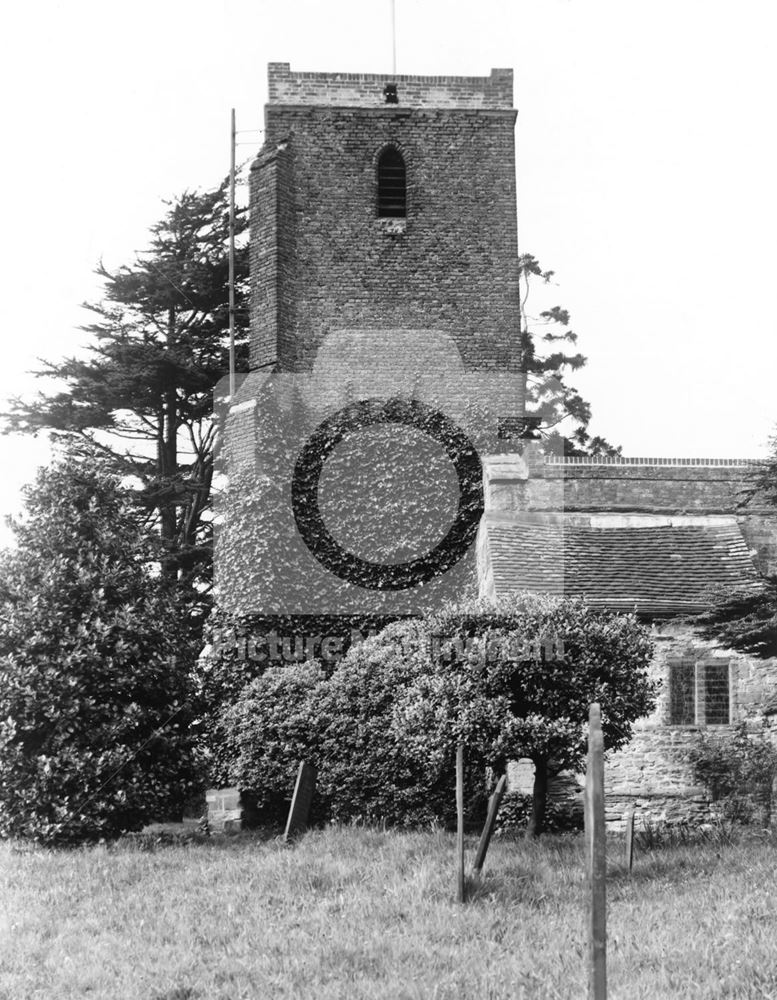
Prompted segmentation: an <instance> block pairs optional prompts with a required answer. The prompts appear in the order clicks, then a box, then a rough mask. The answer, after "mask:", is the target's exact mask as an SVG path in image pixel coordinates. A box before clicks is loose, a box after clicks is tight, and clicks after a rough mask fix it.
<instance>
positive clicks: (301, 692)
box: [211, 662, 324, 821]
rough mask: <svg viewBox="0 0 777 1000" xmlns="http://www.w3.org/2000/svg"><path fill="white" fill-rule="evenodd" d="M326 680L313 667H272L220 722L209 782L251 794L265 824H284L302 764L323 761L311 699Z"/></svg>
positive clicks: (213, 737) (225, 711)
mask: <svg viewBox="0 0 777 1000" xmlns="http://www.w3.org/2000/svg"><path fill="white" fill-rule="evenodd" d="M323 679H324V674H323V672H322V670H321V668H320V666H319V665H318V664H317V663H315V662H312V663H305V664H301V665H299V666H288V667H271V668H269V669H268V670H266V671H265V673H263V674H262V676H261V677H257V678H256V679H255V680H254V681H252V682H251V684H249V685H248V686H247V687H245V688H244V689H243V691H242V692H241V694H240V695H239V697H238V698H237V700H236V701H235V703H234V704H232V705H229V706H227V707H226V708H225V709H223V711H222V712H221V713H219V715H218V717H217V719H216V722H215V725H214V727H213V730H212V734H211V740H212V746H213V759H212V761H211V780H212V781H213V783H214V784H216V785H217V786H230V787H231V786H235V787H237V788H240V789H241V790H243V791H246V792H250V793H251V799H252V804H253V805H255V807H256V809H257V810H258V811H259V812H260V813H261V814H262V818H264V819H266V820H270V821H280V820H281V819H282V818H283V816H284V814H285V813H286V812H287V811H288V801H287V800H288V799H290V798H291V795H292V791H293V788H294V780H295V778H296V774H297V768H298V767H299V763H300V761H301V760H307V761H309V762H311V763H313V762H318V760H319V757H320V753H319V746H320V742H321V731H320V719H319V717H318V715H317V714H316V711H315V702H314V698H313V695H314V693H315V692H316V690H317V688H318V686H319V684H320V683H321V681H322V680H323Z"/></svg>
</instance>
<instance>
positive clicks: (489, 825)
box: [472, 774, 507, 875]
mask: <svg viewBox="0 0 777 1000" xmlns="http://www.w3.org/2000/svg"><path fill="white" fill-rule="evenodd" d="M506 787H507V775H506V774H503V775H502V777H501V778H500V779H499V782H498V784H497V786H496V788H495V789H494V792H493V794H492V795H491V798H490V799H489V800H488V816H487V817H486V825H485V826H484V827H483V832H482V833H481V835H480V841H479V843H478V849H477V851H476V852H475V863H474V864H473V866H472V871H473V872H475V873H476V874H478V875H479V874H480V872H481V869H482V868H483V862H484V861H485V860H486V851H487V850H488V845H489V844H490V843H491V837H492V836H493V833H494V826H495V825H496V817H497V813H498V812H499V806H500V804H501V802H502V796H503V795H504V793H505V788H506Z"/></svg>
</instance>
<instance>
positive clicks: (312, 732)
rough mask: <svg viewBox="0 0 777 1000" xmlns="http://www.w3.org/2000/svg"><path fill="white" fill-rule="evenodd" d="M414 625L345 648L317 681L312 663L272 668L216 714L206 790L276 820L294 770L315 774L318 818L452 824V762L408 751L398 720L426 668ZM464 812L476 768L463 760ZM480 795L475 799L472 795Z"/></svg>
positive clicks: (437, 754)
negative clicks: (246, 801) (240, 798)
mask: <svg viewBox="0 0 777 1000" xmlns="http://www.w3.org/2000/svg"><path fill="white" fill-rule="evenodd" d="M424 648H425V647H424V645H423V631H422V628H421V626H420V625H419V623H418V622H415V621H405V622H399V623H396V624H394V625H391V626H389V627H388V628H387V629H385V630H384V631H383V632H382V633H381V634H380V635H378V636H375V637H372V638H370V639H367V640H365V641H364V642H363V643H360V644H359V645H358V646H354V647H352V648H351V649H350V651H349V652H348V654H347V655H346V656H345V657H344V659H343V660H342V661H341V662H340V663H339V664H338V666H337V668H336V669H335V671H334V673H333V674H332V675H331V677H329V678H328V679H327V678H326V676H325V674H324V672H323V670H322V669H321V667H320V665H319V664H317V663H315V662H311V663H306V664H302V665H300V666H287V667H274V668H270V669H268V670H266V671H265V673H264V674H263V675H262V676H261V677H259V678H257V679H256V680H254V681H253V682H252V683H251V684H250V685H248V686H247V687H246V688H245V689H244V690H243V691H242V692H241V694H240V695H239V697H238V698H237V700H236V702H235V703H234V704H233V705H231V706H228V707H226V708H225V709H223V710H222V712H221V713H220V715H219V717H218V720H217V722H216V724H215V726H214V728H213V737H212V738H213V764H212V777H213V780H214V782H216V783H218V784H224V785H235V786H237V787H239V788H241V789H242V790H244V791H246V792H249V793H250V797H251V798H254V797H255V799H256V805H257V808H258V809H259V810H260V811H263V812H264V814H265V817H266V818H276V819H279V818H281V816H280V814H281V812H282V811H284V810H285V809H286V808H287V803H286V801H285V800H288V798H289V797H290V795H291V789H292V788H293V784H294V777H295V775H296V770H297V766H298V764H299V761H300V760H303V759H304V760H308V761H309V762H310V763H313V764H315V765H316V767H317V771H318V776H317V792H318V795H317V803H316V806H317V809H316V813H317V816H318V817H319V818H330V819H333V820H337V821H339V822H358V821H363V822H385V823H388V824H391V825H400V826H401V825H404V826H408V825H421V824H427V823H431V822H443V823H450V822H452V821H454V820H455V811H456V807H455V758H454V756H453V755H452V753H451V752H450V751H449V748H448V747H447V746H439V745H437V744H435V743H433V741H432V740H431V739H430V741H429V743H428V745H427V747H426V752H425V753H423V754H420V755H419V753H418V752H417V749H416V748H413V750H412V752H411V751H410V748H409V747H408V745H407V741H406V740H405V736H404V733H403V731H402V728H401V725H400V724H399V723H400V722H401V720H399V719H398V716H397V706H398V704H400V703H401V701H402V692H403V691H404V690H405V689H406V688H407V687H408V685H409V684H410V682H411V681H412V680H413V679H414V678H416V677H417V674H418V673H419V672H420V671H423V670H425V669H427V666H428V664H427V661H426V659H425V657H424V655H423V650H424ZM468 765H469V766H468V768H467V775H468V782H469V789H468V791H469V794H468V796H467V801H468V803H469V805H470V808H471V809H475V810H476V809H477V808H478V807H479V806H481V805H482V798H483V794H482V786H483V784H484V776H485V769H484V767H483V766H480V765H481V761H480V759H479V758H478V759H477V760H475V759H470V760H468ZM478 793H480V794H478Z"/></svg>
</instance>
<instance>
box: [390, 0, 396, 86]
mask: <svg viewBox="0 0 777 1000" xmlns="http://www.w3.org/2000/svg"><path fill="white" fill-rule="evenodd" d="M391 56H392V61H391V74H392V76H396V75H397V0H391Z"/></svg>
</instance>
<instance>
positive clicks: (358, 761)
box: [215, 594, 653, 825]
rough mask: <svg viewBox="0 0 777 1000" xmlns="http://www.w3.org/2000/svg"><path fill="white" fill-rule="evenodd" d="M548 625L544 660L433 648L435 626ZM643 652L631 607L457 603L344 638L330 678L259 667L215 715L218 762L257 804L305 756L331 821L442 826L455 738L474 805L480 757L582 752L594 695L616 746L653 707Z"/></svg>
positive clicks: (524, 634)
mask: <svg viewBox="0 0 777 1000" xmlns="http://www.w3.org/2000/svg"><path fill="white" fill-rule="evenodd" d="M559 636H560V637H562V638H563V639H564V642H565V649H566V652H565V655H564V658H563V659H560V660H558V661H553V662H546V661H545V660H542V659H534V658H531V657H523V656H522V655H521V654H512V653H511V652H510V649H514V648H515V644H514V643H513V644H512V645H511V644H510V643H509V642H504V643H503V644H502V645H501V646H499V645H498V648H497V653H496V655H495V656H494V657H493V658H489V657H486V660H485V662H484V663H482V664H481V663H479V662H477V660H476V659H475V660H473V659H472V658H470V657H467V656H461V657H455V658H454V659H453V662H448V661H446V659H445V657H444V656H441V655H438V654H439V650H438V649H437V648H436V646H435V640H436V639H439V638H440V637H446V638H451V639H457V638H462V639H463V640H465V641H466V640H469V639H471V638H473V637H474V638H477V639H480V638H483V637H485V638H487V639H489V640H492V639H494V637H496V639H497V640H510V639H516V640H518V642H519V644H520V643H523V642H524V641H531V642H535V643H536V642H540V641H541V640H543V638H545V637H553V638H558V637H559ZM500 650H501V652H500ZM650 653H651V645H650V642H649V639H648V637H647V633H646V631H645V630H644V629H643V628H642V627H641V626H639V625H638V624H637V623H636V622H635V621H634V620H633V619H632V618H631V617H629V616H614V615H608V614H605V613H601V612H599V613H597V612H592V611H590V610H589V609H587V608H586V607H585V606H584V605H582V604H581V603H580V602H572V601H563V600H560V599H556V598H546V597H537V596H533V595H526V594H524V595H517V596H515V597H511V598H509V599H507V600H504V601H501V602H485V601H467V602H463V603H462V604H459V605H455V606H450V607H447V608H445V609H444V610H443V611H441V612H438V613H436V614H431V615H429V616H427V617H424V618H420V619H409V620H405V621H400V622H395V623H393V624H391V625H389V626H388V627H386V628H385V629H384V630H383V631H382V632H380V633H379V634H378V635H377V636H374V637H372V638H370V639H367V640H366V641H364V642H363V643H360V644H359V645H357V646H353V647H352V648H351V649H350V650H349V651H348V653H347V655H346V656H345V657H344V659H343V660H342V661H341V662H340V663H339V664H338V665H337V667H336V668H335V670H334V671H333V673H332V675H331V677H330V678H329V679H328V680H325V679H324V678H323V676H320V675H318V674H316V673H315V672H310V670H312V668H309V672H308V673H307V674H305V675H304V676H305V678H306V680H305V683H304V684H303V685H302V686H301V687H299V686H298V687H295V686H294V685H295V684H298V680H295V678H297V679H298V678H300V677H302V676H303V675H302V674H300V673H299V670H300V669H301V668H288V667H287V668H277V670H279V671H280V673H278V672H277V670H276V672H271V671H267V672H266V673H265V674H264V675H263V678H260V679H259V680H258V681H254V682H253V684H252V685H251V687H249V688H248V689H246V690H245V691H244V692H243V693H242V694H241V695H240V696H239V698H238V704H237V707H236V708H235V709H234V710H232V709H227V710H226V712H225V714H224V716H223V722H220V723H219V729H218V734H219V735H218V737H217V742H218V743H219V744H220V745H219V746H218V747H217V748H216V751H215V752H216V757H217V759H218V760H219V761H220V767H221V770H220V771H217V772H216V773H217V774H218V775H219V776H221V778H222V780H225V781H228V783H230V784H238V785H241V787H243V788H245V789H247V790H254V789H255V790H256V791H257V792H258V796H259V800H260V801H262V800H263V796H264V795H265V789H269V788H270V787H272V788H273V789H274V790H275V791H273V794H277V790H278V789H279V788H280V786H281V784H282V785H283V787H284V789H288V788H289V787H290V783H291V780H292V778H293V768H294V766H295V764H296V762H297V761H298V760H299V759H300V758H301V757H302V756H307V757H308V759H310V760H311V762H313V763H316V765H317V767H318V774H319V779H318V785H319V788H320V789H321V791H322V793H323V794H324V795H325V796H326V799H327V802H328V805H329V810H330V815H331V816H332V817H334V818H335V819H337V820H340V821H349V820H356V819H364V820H369V821H384V822H387V823H392V824H403V825H407V824H418V823H427V822H430V821H442V822H443V823H448V822H451V821H452V820H453V817H454V814H455V794H454V781H455V763H454V762H455V753H456V747H457V744H458V743H459V742H461V743H463V744H464V745H465V748H466V761H467V781H468V784H469V794H468V796H467V798H468V801H469V803H470V804H471V806H472V812H473V814H480V813H481V812H482V807H483V805H484V802H485V788H484V784H485V774H486V768H487V766H491V767H493V768H495V769H496V770H497V771H501V770H503V769H504V767H505V766H506V763H507V761H508V760H511V759H518V758H520V757H530V758H532V759H533V760H534V761H535V764H539V765H541V766H539V767H538V770H542V766H544V767H545V770H546V772H547V770H548V767H547V765H548V761H549V760H550V759H552V760H553V761H554V767H555V768H556V769H557V770H564V769H567V768H570V767H574V766H575V765H576V764H579V763H580V761H581V759H582V757H583V755H584V753H585V748H586V734H587V728H586V723H587V717H588V704H589V702H591V701H594V700H596V701H599V702H600V703H601V705H602V711H603V729H604V732H605V738H606V739H607V741H608V746H610V747H617V746H620V745H622V744H623V743H624V742H625V741H626V740H627V739H628V737H629V735H630V722H631V720H633V719H634V718H637V717H639V716H640V715H644V714H646V712H647V711H649V709H650V707H651V705H652V694H653V686H652V684H651V683H650V682H649V681H648V679H647V677H646V674H645V666H646V663H647V661H648V660H649V658H650ZM317 669H318V668H316V670H317ZM288 670H291V671H293V673H292V675H291V678H290V679H289V681H288V685H289V686H288V687H286V686H285V682H283V681H282V679H281V677H282V674H283V673H284V671H288ZM294 671H296V673H295V672H294ZM271 673H272V678H271V679H270V680H268V681H264V678H267V677H268V676H269V675H270V674H271ZM266 685H269V686H266ZM277 705H281V706H283V708H282V711H281V712H280V715H278V714H277V713H276V708H275V707H274V706H277ZM297 719H299V720H301V721H300V722H299V723H298V722H297V721H295V720H297ZM231 728H233V729H234V730H235V732H234V733H230V729H231ZM276 765H277V766H276ZM268 783H269V784H268ZM286 794H288V792H287V793H286ZM535 812H536V810H535ZM534 820H535V821H536V816H535V817H534ZM554 822H555V819H554Z"/></svg>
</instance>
